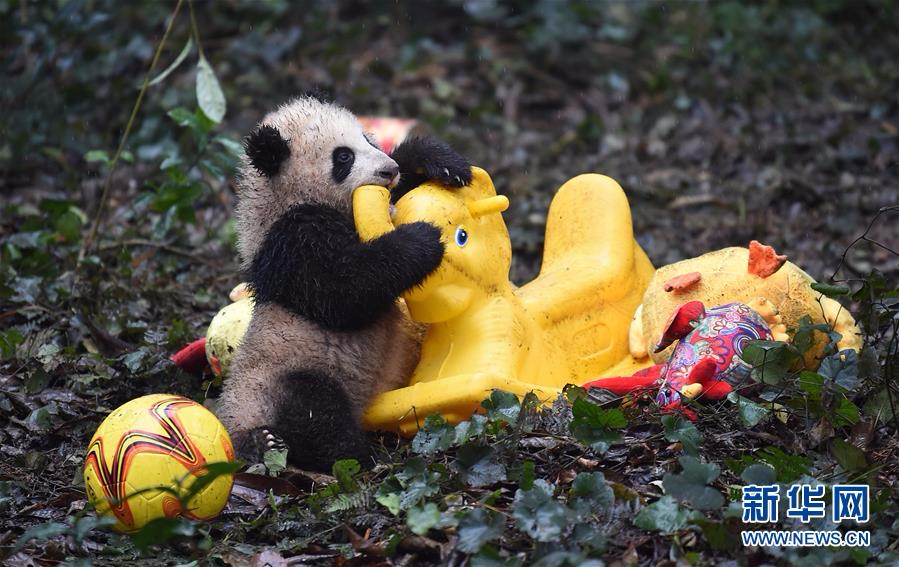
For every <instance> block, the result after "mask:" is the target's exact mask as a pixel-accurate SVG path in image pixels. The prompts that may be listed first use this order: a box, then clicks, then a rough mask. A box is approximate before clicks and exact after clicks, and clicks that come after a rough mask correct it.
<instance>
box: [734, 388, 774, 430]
mask: <svg viewBox="0 0 899 567" xmlns="http://www.w3.org/2000/svg"><path fill="white" fill-rule="evenodd" d="M727 399H728V401H730V402H732V403H734V404H737V410H738V412H739V415H740V423H742V424H743V426H744V427H755V426H756V425H758V424H759V423H760V422H761V421H762V420H763V419H765V417H767V416H768V414H769V413H770V412H769V411H768V408H765V407H762V406H760V405H759V404H757V403H755V402H753V401H751V400H748V399H746V398H744V397H743V396H740V395H738V394H737V393H736V392H731V393H730V394H728V395H727Z"/></svg>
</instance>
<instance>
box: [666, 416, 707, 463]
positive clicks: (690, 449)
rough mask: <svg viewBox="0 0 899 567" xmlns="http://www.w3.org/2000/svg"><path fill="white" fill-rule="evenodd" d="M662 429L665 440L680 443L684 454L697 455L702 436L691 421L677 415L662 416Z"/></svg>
mask: <svg viewBox="0 0 899 567" xmlns="http://www.w3.org/2000/svg"><path fill="white" fill-rule="evenodd" d="M662 427H664V428H665V439H667V440H668V441H671V442H677V441H680V443H681V445H683V447H684V452H685V453H687V454H688V455H693V456H696V455H698V453H699V444H700V443H701V442H702V434H701V433H700V432H699V430H698V429H696V426H695V425H693V422H692V421H690V420H689V419H684V418H683V417H681V416H678V415H673V414H668V415H663V416H662Z"/></svg>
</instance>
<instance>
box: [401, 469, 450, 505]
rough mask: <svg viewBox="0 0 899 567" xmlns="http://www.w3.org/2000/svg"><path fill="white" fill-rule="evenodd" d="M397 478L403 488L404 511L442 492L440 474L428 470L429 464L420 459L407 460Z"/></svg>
mask: <svg viewBox="0 0 899 567" xmlns="http://www.w3.org/2000/svg"><path fill="white" fill-rule="evenodd" d="M396 477H397V479H398V480H399V481H400V483H402V486H403V492H402V494H400V500H399V505H400V508H401V509H403V510H407V509H409V508H410V507H412V506H414V505H416V504H418V503H419V502H421V501H422V500H424V499H425V498H427V497H428V496H432V495H434V494H437V493H438V492H439V491H440V473H437V472H433V471H431V470H430V469H428V464H427V463H426V462H425V461H424V459H422V458H420V457H412V458H411V459H409V460H407V461H406V463H405V465H404V466H403V470H402V471H400V472H399V473H397V475H396Z"/></svg>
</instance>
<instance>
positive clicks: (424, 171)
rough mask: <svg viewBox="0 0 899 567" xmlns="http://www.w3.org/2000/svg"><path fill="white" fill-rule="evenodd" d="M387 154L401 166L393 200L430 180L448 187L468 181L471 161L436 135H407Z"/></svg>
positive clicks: (469, 180) (462, 184) (458, 185)
mask: <svg viewBox="0 0 899 567" xmlns="http://www.w3.org/2000/svg"><path fill="white" fill-rule="evenodd" d="M390 157H392V158H393V160H394V161H396V163H397V165H399V166H400V182H399V184H398V185H397V186H396V187H394V189H393V191H392V192H391V193H392V196H393V198H394V200H396V199H399V198H400V197H402V196H403V195H405V194H406V193H407V192H408V191H410V190H411V189H414V188H415V187H417V186H418V185H421V184H422V183H424V182H425V181H429V180H433V181H437V182H439V183H441V184H443V185H446V186H448V187H463V186H465V185H468V184H469V183H471V163H469V161H468V160H467V159H465V158H464V157H462V156H461V155H460V154H459V153H458V152H456V150H454V149H452V148H451V147H449V146H448V145H447V144H445V143H443V142H441V141H440V140H438V139H436V138H409V139H407V140H406V141H404V142H403V143H402V144H400V146H399V147H397V148H396V149H395V150H394V151H393V154H391V156H390Z"/></svg>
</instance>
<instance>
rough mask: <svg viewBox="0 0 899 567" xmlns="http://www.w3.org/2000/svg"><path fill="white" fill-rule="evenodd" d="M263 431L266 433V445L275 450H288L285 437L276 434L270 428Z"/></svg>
mask: <svg viewBox="0 0 899 567" xmlns="http://www.w3.org/2000/svg"><path fill="white" fill-rule="evenodd" d="M262 433H263V434H264V435H265V446H266V447H268V448H269V449H272V450H275V451H286V450H287V444H286V443H285V442H284V439H282V438H281V437H279V436H278V435H275V434H274V433H272V432H271V431H269V430H268V429H263V430H262Z"/></svg>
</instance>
